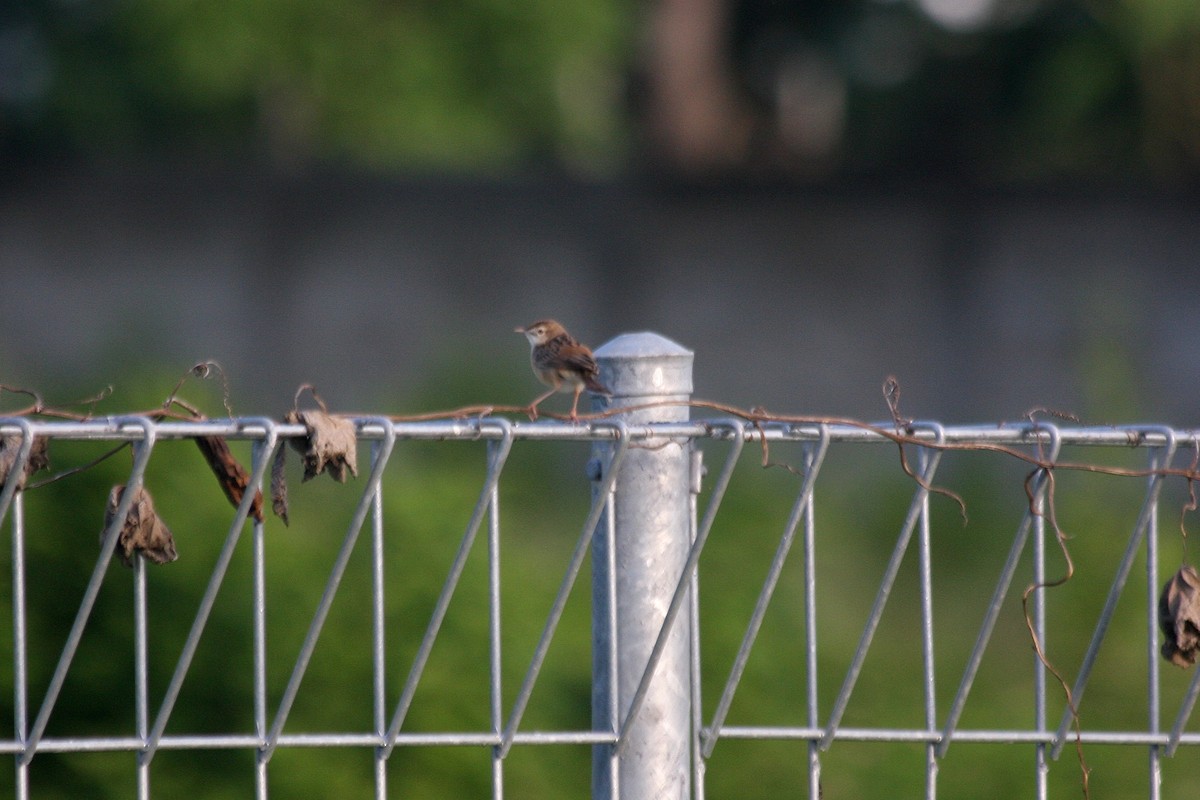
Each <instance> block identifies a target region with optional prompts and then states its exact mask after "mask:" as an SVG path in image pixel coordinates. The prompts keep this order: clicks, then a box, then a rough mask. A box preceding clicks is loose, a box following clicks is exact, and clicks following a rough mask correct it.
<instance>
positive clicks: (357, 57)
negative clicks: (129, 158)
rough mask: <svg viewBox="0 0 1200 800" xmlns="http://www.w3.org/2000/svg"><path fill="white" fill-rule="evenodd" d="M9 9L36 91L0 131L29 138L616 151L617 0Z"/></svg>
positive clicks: (35, 143) (383, 153)
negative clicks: (21, 116)
mask: <svg viewBox="0 0 1200 800" xmlns="http://www.w3.org/2000/svg"><path fill="white" fill-rule="evenodd" d="M24 5H25V9H23V10H25V13H23V14H22V13H20V12H19V11H18V12H17V13H14V14H12V15H10V17H9V19H8V20H7V21H8V23H9V29H10V31H11V32H12V33H11V36H12V38H13V39H14V41H16V42H18V43H19V44H21V45H22V46H23V51H22V52H24V50H28V51H30V54H29V55H28V56H26V57H25V58H24V59H23V60H22V61H18V63H17V64H16V65H15V66H14V67H13V70H14V76H15V79H20V78H21V77H22V76H26V80H27V81H28V82H30V83H32V84H36V86H35V87H34V89H31V90H30V91H31V93H32V94H33V96H26V95H25V94H24V93H22V94H20V95H19V96H18V97H17V98H14V99H16V100H18V101H19V102H20V110H22V111H23V112H24V113H25V115H26V121H27V122H28V125H21V124H20V123H19V121H18V120H19V118H17V120H14V121H17V123H18V124H16V125H14V126H12V127H8V128H7V130H6V129H5V127H0V136H4V135H5V134H7V136H8V137H9V138H10V139H12V138H20V137H21V136H22V135H24V136H28V137H29V138H30V139H31V141H30V142H29V144H30V146H32V147H35V148H36V147H46V146H49V147H50V148H54V147H56V146H58V147H62V146H66V147H67V148H71V149H75V148H80V149H82V150H84V151H86V152H92V153H105V152H116V153H122V152H124V153H138V152H151V153H153V152H157V151H161V150H163V149H180V148H182V149H184V150H185V151H186V150H189V149H196V148H199V149H200V150H201V151H205V150H208V151H211V152H214V153H219V154H233V155H243V156H244V155H251V156H253V155H256V154H257V155H266V156H268V157H270V158H273V159H276V160H278V161H283V162H293V161H299V162H305V161H308V160H310V159H313V158H316V159H319V160H322V161H330V162H334V163H338V162H343V163H348V164H356V165H365V166H376V167H378V166H389V167H393V166H398V165H409V166H416V167H422V166H427V165H437V166H439V167H442V168H450V169H489V168H495V167H496V166H497V165H504V164H514V163H515V164H519V163H522V162H525V161H529V160H537V159H546V158H552V159H555V160H561V161H563V162H565V163H576V162H577V163H579V164H580V165H587V164H589V163H592V162H594V161H597V160H604V159H609V158H611V157H612V156H613V153H614V150H615V149H616V148H618V147H619V136H618V135H617V133H618V128H619V120H618V118H617V114H618V108H619V105H618V103H616V102H614V99H613V97H612V95H613V94H614V92H617V91H619V86H620V83H619V70H620V68H621V64H622V63H624V62H625V61H626V60H627V56H626V54H625V52H624V49H625V48H626V47H627V43H628V41H629V32H628V27H629V11H628V9H627V8H626V7H625V6H624V5H622V4H619V3H581V2H574V3H550V2H537V3H523V4H521V5H520V6H519V7H517V6H513V5H512V4H509V3H503V2H496V0H468V1H467V2H459V3H449V4H447V3H430V2H415V3H381V2H370V1H369V0H356V2H328V1H327V0H317V1H316V2H307V3H291V2H277V1H276V0H263V1H262V2H258V1H257V0H256V2H245V1H244V0H219V2H215V3H191V2H179V1H178V0H171V1H170V2H164V3H160V2H143V1H142V0H129V2H122V3H101V2H84V3H79V4H73V5H71V6H66V5H63V4H60V3H57V2H32V3H26V4H24ZM3 22H4V15H0V25H3ZM39 54H40V57H39ZM32 72H37V73H38V74H37V75H30V74H29V73H32ZM47 136H49V137H50V139H51V141H49V142H46V141H45V137H47Z"/></svg>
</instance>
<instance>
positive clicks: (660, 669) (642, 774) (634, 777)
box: [592, 333, 693, 800]
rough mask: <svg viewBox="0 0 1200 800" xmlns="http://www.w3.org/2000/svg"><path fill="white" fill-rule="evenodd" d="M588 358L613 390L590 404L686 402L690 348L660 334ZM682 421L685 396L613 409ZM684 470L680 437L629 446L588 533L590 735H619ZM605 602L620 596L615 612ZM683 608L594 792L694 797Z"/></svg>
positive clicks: (611, 799) (647, 647)
mask: <svg viewBox="0 0 1200 800" xmlns="http://www.w3.org/2000/svg"><path fill="white" fill-rule="evenodd" d="M595 355H596V361H597V363H598V364H599V366H600V379H601V381H602V382H603V383H604V384H605V385H606V386H607V387H608V388H609V389H611V390H612V393H613V396H612V398H611V399H609V400H607V401H605V400H604V399H603V398H594V399H593V406H594V407H595V408H603V407H604V406H605V405H607V406H608V407H611V408H620V407H623V406H643V405H647V404H652V403H658V402H662V401H687V400H689V399H690V398H691V394H692V361H693V353H692V351H690V350H687V349H686V348H684V347H681V346H680V345H678V344H676V343H675V342H672V341H670V340H669V339H666V338H664V337H662V336H659V335H658V334H655V333H630V334H624V335H622V336H618V337H617V338H615V339H613V340H612V341H609V342H607V343H605V344H604V345H603V346H601V347H599V348H598V349H597V350H596V353H595ZM688 418H689V408H688V406H687V405H686V404H683V403H681V404H679V405H663V406H656V407H653V408H643V409H640V410H636V411H629V412H627V413H625V414H622V415H621V416H620V419H622V420H623V421H624V422H625V423H626V424H628V425H631V426H632V425H638V424H644V423H649V422H680V421H686V420H687V419H688ZM609 447H611V445H609V444H598V445H597V448H596V453H595V458H594V459H593V464H594V465H598V466H600V467H601V469H602V468H603V467H602V465H603V464H604V463H606V459H605V456H606V454H607V452H608V448H609ZM691 468H692V463H691V444H690V443H689V442H688V441H686V440H681V441H679V442H670V443H667V444H665V446H660V445H659V444H658V443H655V444H654V445H652V446H649V447H641V448H632V449H630V450H629V451H628V453H627V454H626V456H625V460H624V462H623V464H622V467H621V472H620V474H619V475H617V478H616V483H615V485H614V487H613V500H612V504H611V505H610V507H609V511H608V512H606V514H605V518H604V519H603V520H602V521H601V525H600V527H599V528H598V530H597V534H596V537H595V539H594V540H593V545H592V547H593V549H592V587H593V588H592V595H593V602H592V609H593V610H592V642H593V644H592V671H593V684H592V685H593V690H592V719H593V725H594V727H595V728H596V729H597V730H606V731H614V732H618V733H622V731H620V726H621V725H622V723H623V722H624V721H625V719H626V717H627V715H628V711H629V707H630V702H631V700H632V699H633V697H634V695H635V693H636V691H637V689H638V684H639V681H640V680H641V678H642V674H643V672H644V671H645V668H646V664H647V659H648V658H649V656H650V653H651V651H652V649H653V648H654V644H655V640H656V639H657V637H658V633H659V629H660V628H661V626H662V621H663V618H664V614H665V613H666V610H667V606H668V605H669V604H670V602H671V598H672V595H673V594H674V592H675V587H676V585H677V584H678V582H679V578H680V574H681V573H682V570H683V566H684V564H685V562H686V561H687V557H688V549H689V545H690V541H689V535H690V532H689V521H690V505H689V500H690V490H691ZM599 471H600V470H597V472H599ZM610 598H615V608H614V607H613V604H612V603H611V602H610ZM685 608H688V609H690V608H691V605H690V604H687V605H686V606H685ZM688 613H690V611H687V612H685V613H684V614H681V615H680V617H679V618H677V619H676V620H675V624H674V626H673V627H672V632H671V635H670V636H669V637H668V639H667V641H666V645H665V647H664V649H663V652H662V656H661V659H660V661H659V662H658V665H657V669H656V671H655V673H654V678H653V680H652V681H651V682H650V684H649V687H648V689H647V690H646V694H645V696H644V698H643V703H642V705H641V707H640V710H639V713H638V714H637V715H636V716H635V717H634V718H633V719H632V721H631V723H630V724H629V727H628V730H625V731H624V732H623V735H624V741H623V742H622V744H621V746H620V747H619V748H618V747H616V746H612V745H597V746H596V747H595V748H594V749H593V756H592V797H593V798H596V799H597V800H617V798H623V800H642V799H643V798H654V800H676V799H678V800H684V798H688V797H690V796H691V765H690V755H691V750H690V748H691V738H690V722H691V689H690V681H691V662H690V656H689V652H690V651H689V646H690V641H689V637H690V629H691V625H690V620H689V619H686V618H684V617H685V615H686V614H688Z"/></svg>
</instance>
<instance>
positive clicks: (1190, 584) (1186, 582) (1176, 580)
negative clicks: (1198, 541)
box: [1158, 565, 1200, 668]
mask: <svg viewBox="0 0 1200 800" xmlns="http://www.w3.org/2000/svg"><path fill="white" fill-rule="evenodd" d="M1158 625H1159V627H1160V628H1162V632H1163V636H1164V637H1165V638H1164V641H1163V644H1162V655H1163V658H1165V659H1167V660H1168V661H1170V662H1171V663H1172V664H1175V665H1177V666H1180V667H1184V668H1187V667H1190V666H1191V665H1192V664H1195V663H1196V658H1197V656H1200V575H1197V574H1196V570H1195V568H1194V567H1192V566H1191V565H1186V566H1183V567H1180V568H1179V571H1178V572H1176V573H1175V574H1174V575H1173V576H1172V577H1171V580H1169V581H1167V583H1166V585H1165V586H1163V590H1162V596H1161V597H1159V599H1158Z"/></svg>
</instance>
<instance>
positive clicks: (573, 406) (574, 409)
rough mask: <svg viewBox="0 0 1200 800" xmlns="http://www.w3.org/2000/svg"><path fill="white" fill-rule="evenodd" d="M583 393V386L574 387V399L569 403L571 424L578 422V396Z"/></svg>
mask: <svg viewBox="0 0 1200 800" xmlns="http://www.w3.org/2000/svg"><path fill="white" fill-rule="evenodd" d="M582 392H583V384H582V383H580V384H576V385H575V399H574V400H573V401H572V402H571V422H578V421H579V413H578V412H579V395H580V394H581V393H582Z"/></svg>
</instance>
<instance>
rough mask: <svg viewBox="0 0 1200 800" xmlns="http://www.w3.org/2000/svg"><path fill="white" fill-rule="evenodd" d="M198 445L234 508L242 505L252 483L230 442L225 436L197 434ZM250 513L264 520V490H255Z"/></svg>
mask: <svg viewBox="0 0 1200 800" xmlns="http://www.w3.org/2000/svg"><path fill="white" fill-rule="evenodd" d="M196 446H197V447H199V448H200V452H201V453H203V454H204V460H205V461H207V462H208V466H209V468H210V469H211V470H212V471H213V474H214V475H216V476H217V482H218V483H220V484H221V489H222V491H224V492H225V496H226V497H227V498H229V502H230V503H233V506H234V508H237V507H238V506H239V505H241V502H242V496H243V495H244V494H245V493H246V487H247V486H249V485H250V474H249V473H248V472H246V469H245V467H243V466H242V465H241V464H239V463H238V460H237V459H236V458H234V457H233V453H232V451H230V449H229V443H228V442H226V441H225V438H224V437H222V436H197V437H196ZM250 513H251V514H252V515H254V519H256V520H257V521H259V522H262V521H263V498H262V492H260V491H257V490H255V492H254V502H253V503H252V504H251V506H250Z"/></svg>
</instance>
